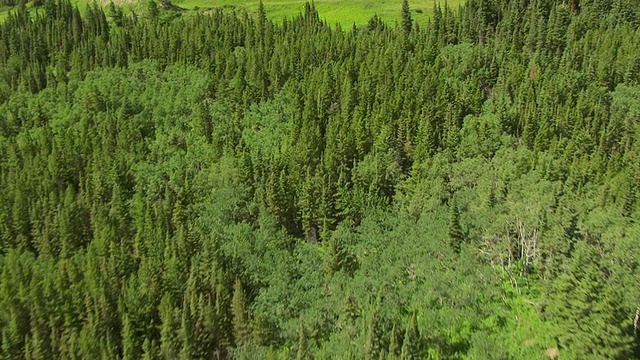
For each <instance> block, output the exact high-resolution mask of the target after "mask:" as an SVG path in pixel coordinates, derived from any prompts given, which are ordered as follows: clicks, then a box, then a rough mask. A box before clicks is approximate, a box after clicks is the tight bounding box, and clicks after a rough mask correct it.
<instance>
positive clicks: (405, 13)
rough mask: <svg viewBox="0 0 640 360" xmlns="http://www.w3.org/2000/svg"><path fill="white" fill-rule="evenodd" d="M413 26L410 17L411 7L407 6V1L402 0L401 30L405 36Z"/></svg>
mask: <svg viewBox="0 0 640 360" xmlns="http://www.w3.org/2000/svg"><path fill="white" fill-rule="evenodd" d="M412 27H413V20H412V19H411V9H410V8H409V1H408V0H402V31H403V32H404V34H405V35H406V36H408V35H409V34H410V33H411V28H412Z"/></svg>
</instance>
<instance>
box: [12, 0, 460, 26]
mask: <svg viewBox="0 0 640 360" xmlns="http://www.w3.org/2000/svg"><path fill="white" fill-rule="evenodd" d="M94 1H95V0H72V3H73V4H74V5H76V6H78V8H79V9H80V11H82V12H84V10H85V9H86V8H87V6H88V4H91V3H93V2H94ZM156 1H159V0H156ZM434 1H435V0H409V6H410V8H411V16H412V18H413V20H415V21H417V22H418V24H420V25H423V24H425V23H426V22H427V20H428V18H429V17H430V16H431V13H432V12H433V4H434ZM463 1H464V0H448V4H449V6H450V7H451V8H453V9H454V10H455V9H457V8H458V5H459V4H461V3H462V2H463ZM114 2H115V3H116V4H120V5H121V6H123V7H124V8H125V10H131V9H135V11H136V12H139V11H143V8H144V5H143V4H144V2H146V0H114ZM305 2H306V0H263V4H264V6H265V10H266V11H267V16H268V17H269V18H271V19H272V20H274V21H275V22H277V23H281V22H282V19H284V18H289V19H291V18H293V17H294V16H296V15H298V14H300V13H301V12H303V11H304V4H305ZM98 3H100V4H103V5H106V4H108V3H109V0H98ZM173 3H174V4H176V5H178V6H180V7H182V8H184V9H186V10H194V9H196V8H199V9H208V8H214V7H227V8H234V7H237V8H245V9H247V10H248V11H252V12H255V11H257V10H258V0H175V1H173ZM315 6H316V8H317V9H318V13H319V14H320V18H321V19H323V20H326V21H327V23H329V25H332V26H333V25H335V24H336V23H339V24H340V25H341V26H342V28H343V29H348V28H350V27H351V26H352V25H353V24H354V23H355V24H356V25H364V24H366V23H367V22H368V21H369V19H371V18H372V17H373V16H374V15H378V16H379V17H380V18H381V19H382V20H383V21H385V22H386V23H387V24H389V25H391V26H394V25H395V24H396V22H398V23H399V22H400V17H401V9H402V0H316V1H315ZM9 11H10V8H0V22H2V21H4V20H5V19H6V18H7V16H8V14H9Z"/></svg>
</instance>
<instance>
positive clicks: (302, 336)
mask: <svg viewBox="0 0 640 360" xmlns="http://www.w3.org/2000/svg"><path fill="white" fill-rule="evenodd" d="M309 359H312V356H311V353H310V351H309V339H307V329H306V328H305V326H304V321H303V320H302V317H301V318H300V327H299V328H298V349H297V351H296V360H309Z"/></svg>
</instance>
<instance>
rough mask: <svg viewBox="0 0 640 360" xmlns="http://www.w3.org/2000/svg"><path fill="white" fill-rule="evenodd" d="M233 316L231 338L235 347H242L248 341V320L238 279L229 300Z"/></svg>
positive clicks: (243, 293)
mask: <svg viewBox="0 0 640 360" xmlns="http://www.w3.org/2000/svg"><path fill="white" fill-rule="evenodd" d="M231 313H232V315H233V336H234V338H235V343H236V346H242V345H245V344H247V342H248V341H249V336H250V334H249V320H248V318H247V298H246V296H245V292H244V288H243V287H242V283H241V282H240V279H238V278H236V281H235V283H234V284H233V298H232V300H231Z"/></svg>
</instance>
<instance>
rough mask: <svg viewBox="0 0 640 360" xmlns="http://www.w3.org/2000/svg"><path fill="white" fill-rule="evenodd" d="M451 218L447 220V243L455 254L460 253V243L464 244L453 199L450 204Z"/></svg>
mask: <svg viewBox="0 0 640 360" xmlns="http://www.w3.org/2000/svg"><path fill="white" fill-rule="evenodd" d="M450 211H451V216H450V218H449V219H450V220H449V242H450V244H451V247H452V248H453V250H454V251H455V252H456V253H459V252H460V248H461V246H462V243H463V242H464V233H463V232H462V227H461V226H460V211H459V210H458V204H457V202H456V201H455V198H454V199H453V200H452V201H451V204H450Z"/></svg>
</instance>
